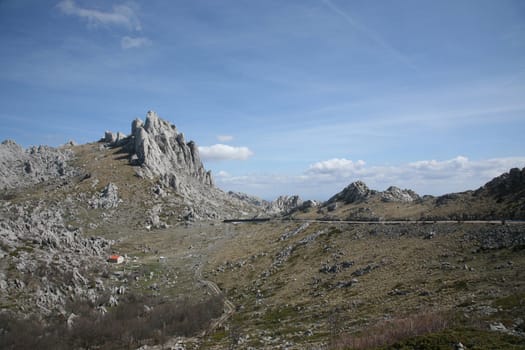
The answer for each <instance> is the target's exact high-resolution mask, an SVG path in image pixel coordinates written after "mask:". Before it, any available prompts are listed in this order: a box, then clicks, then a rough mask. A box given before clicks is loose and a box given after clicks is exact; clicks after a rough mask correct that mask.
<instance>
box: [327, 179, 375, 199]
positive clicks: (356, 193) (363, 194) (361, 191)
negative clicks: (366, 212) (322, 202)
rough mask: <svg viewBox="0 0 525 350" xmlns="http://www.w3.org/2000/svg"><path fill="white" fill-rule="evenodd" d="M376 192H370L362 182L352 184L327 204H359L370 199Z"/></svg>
mask: <svg viewBox="0 0 525 350" xmlns="http://www.w3.org/2000/svg"><path fill="white" fill-rule="evenodd" d="M375 193H376V191H374V190H370V189H369V188H368V186H367V185H366V184H365V183H364V182H363V181H356V182H352V183H351V184H350V185H348V186H347V187H345V189H343V190H342V191H341V192H339V193H337V194H336V195H335V196H333V197H332V198H330V199H329V200H328V202H327V203H333V202H339V201H343V202H345V203H346V204H350V203H355V202H361V201H364V200H366V199H368V198H370V197H371V196H372V195H373V194H375Z"/></svg>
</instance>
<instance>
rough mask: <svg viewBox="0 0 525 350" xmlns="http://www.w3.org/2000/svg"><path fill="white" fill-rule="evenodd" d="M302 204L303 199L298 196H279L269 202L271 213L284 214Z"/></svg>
mask: <svg viewBox="0 0 525 350" xmlns="http://www.w3.org/2000/svg"><path fill="white" fill-rule="evenodd" d="M301 205H303V200H302V199H301V197H299V196H297V195H296V196H279V197H277V199H276V200H274V201H273V202H271V203H270V208H269V211H270V212H271V213H279V214H286V213H289V212H291V211H293V210H295V209H296V208H298V207H300V206H301Z"/></svg>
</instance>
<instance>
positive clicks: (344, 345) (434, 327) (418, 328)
mask: <svg viewBox="0 0 525 350" xmlns="http://www.w3.org/2000/svg"><path fill="white" fill-rule="evenodd" d="M449 324H450V318H449V317H448V316H445V315H444V314H443V313H436V312H429V313H422V314H417V315H412V316H409V317H404V318H395V319H392V320H384V321H380V322H378V323H377V324H375V325H374V326H372V327H368V328H366V329H364V330H362V331H361V332H359V334H358V335H342V336H340V337H338V338H336V339H334V340H333V341H332V346H331V348H332V349H334V350H335V349H354V350H365V349H374V348H377V347H381V346H387V345H392V344H394V343H396V342H398V341H400V340H404V339H408V338H413V337H417V336H420V335H425V334H429V333H434V332H439V331H442V330H444V329H446V328H447V327H448V326H449Z"/></svg>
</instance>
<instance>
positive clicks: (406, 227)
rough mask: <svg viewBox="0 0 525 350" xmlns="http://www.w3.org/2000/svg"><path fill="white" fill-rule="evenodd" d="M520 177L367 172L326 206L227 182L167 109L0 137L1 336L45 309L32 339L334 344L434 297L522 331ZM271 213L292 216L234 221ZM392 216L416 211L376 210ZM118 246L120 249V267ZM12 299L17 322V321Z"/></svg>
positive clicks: (165, 344)
mask: <svg viewBox="0 0 525 350" xmlns="http://www.w3.org/2000/svg"><path fill="white" fill-rule="evenodd" d="M524 178H525V168H524V169H522V170H520V169H511V170H510V171H509V172H508V173H505V174H503V175H501V176H499V177H497V178H495V179H493V180H491V181H490V182H488V183H487V184H486V185H484V186H482V187H481V188H479V189H477V190H475V191H466V192H461V193H453V194H448V195H445V196H440V197H431V196H424V197H421V196H419V195H418V194H416V193H415V192H414V191H411V190H408V189H400V188H398V187H395V186H391V187H389V188H387V189H386V190H385V191H377V190H373V189H370V188H368V187H367V185H366V184H365V183H363V182H361V181H358V182H354V183H351V184H349V185H348V186H347V187H345V188H344V189H343V190H342V191H341V192H339V193H337V194H335V195H334V196H332V197H331V198H330V199H329V200H328V201H327V202H325V203H316V202H314V201H308V200H307V201H304V200H302V199H301V198H300V197H298V196H281V197H278V198H277V199H276V200H274V201H271V202H270V201H265V200H262V199H260V198H257V197H254V196H250V195H246V194H242V193H235V192H229V193H225V192H223V191H221V190H220V189H218V188H216V187H215V185H214V183H213V178H212V175H211V173H210V172H208V171H206V169H205V168H204V166H203V164H202V162H201V160H200V157H199V152H198V147H197V146H196V144H195V143H194V142H192V141H189V142H187V141H186V140H185V138H184V135H183V134H182V133H181V132H180V131H178V130H177V128H176V127H175V126H174V125H172V124H171V123H169V122H168V121H166V120H163V119H161V118H160V117H159V116H158V115H156V114H155V113H154V112H148V114H147V115H146V119H145V121H144V122H142V121H141V120H138V119H137V120H135V121H133V122H132V123H131V130H130V134H129V135H127V134H124V133H121V132H116V133H114V132H111V131H107V132H106V133H105V135H104V137H103V138H102V139H101V140H100V141H99V142H93V143H88V144H84V145H75V144H73V143H69V144H67V145H64V146H62V147H59V148H52V147H46V146H40V147H30V148H28V149H23V148H22V147H20V146H19V145H17V144H16V143H14V142H13V141H4V142H3V143H2V144H1V145H0V305H1V306H2V308H1V309H2V310H1V311H0V348H4V347H5V348H23V347H17V346H16V345H15V346H11V345H10V346H6V345H5V344H7V343H5V342H3V341H4V340H5V338H6V335H8V336H9V335H11V336H12V338H15V341H16V338H17V335H18V334H19V333H17V332H16V331H14V328H13V324H21V325H24V323H20V322H22V320H33V319H36V320H38V322H36V323H35V324H46V323H47V325H48V326H49V327H48V328H44V331H43V332H40V333H39V334H41V335H39V336H36V335H34V336H33V337H34V338H35V341H36V342H37V343H38V342H39V341H40V340H41V339H43V337H45V335H46V334H48V333H49V334H50V333H52V332H51V331H50V330H51V329H56V330H57V331H56V333H58V336H59V337H60V336H61V335H62V334H59V333H61V332H64V334H67V335H68V338H69V339H73V340H74V341H72V343H71V344H73V345H71V346H69V347H67V346H66V347H63V348H78V349H81V348H106V347H107V348H130V347H133V348H143V349H145V348H148V349H160V348H169V347H171V348H182V349H184V348H185V347H186V346H187V347H186V348H187V349H190V348H191V349H197V348H216V349H226V348H238V349H253V348H268V349H270V348H287V349H304V348H326V347H327V346H329V344H336V343H337V342H338V341H341V340H344V339H349V338H348V336H347V335H346V334H345V333H346V332H350V333H351V334H354V335H356V334H357V335H358V336H359V337H361V335H363V334H365V335H366V334H369V333H370V332H371V333H372V334H373V333H374V332H376V333H379V334H382V333H384V329H385V327H389V326H388V325H387V326H384V325H385V323H384V322H385V321H388V322H391V321H392V322H398V324H399V325H401V326H402V327H403V328H405V325H406V324H407V323H406V322H407V320H408V321H410V324H420V323H421V322H427V323H428V322H430V319H432V320H434V319H438V320H439V319H440V316H439V315H437V314H436V315H432V317H430V318H429V317H428V315H427V311H426V310H428V308H429V307H430V308H432V310H434V309H436V310H438V311H443V312H445V313H444V314H446V315H448V314H449V313H451V312H452V313H454V314H453V316H452V317H454V320H464V321H461V322H467V321H468V322H470V321H469V320H472V324H474V325H477V324H481V323H480V322H485V324H484V327H485V328H486V329H488V327H489V325H488V324H486V323H487V322H491V323H494V325H492V324H490V327H492V328H495V329H497V330H498V331H501V330H506V331H507V332H512V333H509V334H513V335H515V336H518V337H523V334H522V333H523V329H525V328H523V319H522V315H523V305H522V304H523V303H520V300H522V299H523V295H525V294H524V287H523V282H522V281H523V280H524V279H523V273H522V271H525V270H524V269H523V266H525V260H524V255H523V252H522V251H523V247H524V242H525V235H524V233H523V232H524V225H523V223H522V222H509V221H506V222H505V220H506V219H523V218H525V211H524V208H525V199H524V198H525V183H524ZM261 216H264V217H268V216H272V217H274V218H277V219H279V218H281V217H284V218H286V219H289V220H269V221H264V220H260V222H257V223H254V222H249V223H236V224H229V223H224V222H222V221H221V219H226V218H254V217H261ZM293 219H323V220H317V221H315V220H314V221H306V222H303V221H294V220H293ZM467 219H498V220H500V221H501V222H498V224H497V225H494V223H489V224H487V223H476V222H474V223H468V224H467V223H465V222H464V221H463V220H467ZM341 220H362V221H370V222H366V223H362V222H360V223H352V224H349V223H347V222H337V221H341ZM388 220H403V221H407V222H403V223H399V222H396V223H391V224H388V223H385V222H380V224H379V225H378V224H377V223H376V222H378V221H388ZM410 220H414V221H416V220H432V222H426V223H425V224H421V223H420V222H412V221H410ZM434 220H436V221H437V220H457V221H453V222H433V221H434ZM110 254H111V255H112V254H119V255H121V256H123V257H124V263H122V264H120V265H112V264H110V263H109V262H108V261H107V260H108V259H107V258H108V256H109V255H110ZM400 271H401V273H400ZM210 295H212V296H215V297H216V303H217V305H218V307H217V310H216V311H217V312H216V313H215V314H214V316H213V318H216V319H215V320H213V322H210V323H205V322H204V323H203V322H202V321H201V323H202V324H199V325H198V326H200V327H197V329H200V331H199V332H193V333H191V332H190V333H184V332H182V333H177V332H176V331H171V332H170V333H164V330H165V328H166V322H165V320H166V319H175V318H177V317H172V314H168V313H167V312H168V310H172V311H173V310H175V309H172V308H169V307H167V305H176V303H177V300H179V299H181V298H186V297H187V298H188V299H192V301H197V302H200V303H203V304H202V305H204V306H205V310H207V309H209V307H208V306H206V305H208V304H206V298H208V297H209V296H210ZM184 300H186V299H184ZM183 304H185V305H186V307H188V306H191V305H190V304H189V303H188V302H184V303H183ZM86 310H87V311H86ZM189 310H190V312H189V313H188V314H187V315H190V316H191V315H196V314H199V312H195V309H193V308H191V307H190V308H189ZM414 310H420V311H418V313H419V312H422V314H421V315H423V316H424V317H426V318H424V319H421V318H420V316H419V315H418V314H415V315H414V314H413V313H414ZM221 312H222V314H221ZM8 313H9V314H15V315H16V316H18V318H7V320H8V322H6V321H5V320H6V318H5V317H4V316H5V315H6V314H8ZM203 313H204V314H206V312H203ZM108 315H109V316H111V317H108ZM178 315H182V314H180V313H179V314H178ZM219 315H220V316H219ZM465 315H467V316H468V317H466V316H465ZM28 316H31V317H28ZM190 316H188V318H184V317H179V319H183V320H186V319H187V320H190V319H191V317H190ZM112 317H114V318H112ZM121 317H124V318H127V321H126V322H127V323H125V325H123V326H122V328H114V329H113V333H111V334H110V335H108V333H107V332H106V331H107V330H106V329H104V326H100V325H111V327H117V326H116V325H114V324H116V323H118V322H113V321H112V320H119V322H121V321H122V320H121ZM162 317H165V318H164V319H163V318H162ZM210 317H212V316H210V315H208V318H210ZM407 317H409V318H408V319H407ZM12 320H16V322H11V321H12ZM396 320H397V321H396ZM425 320H426V321H425ZM88 321H89V322H88ZM102 321H104V322H102ZM86 322H87V323H86ZM382 322H383V323H382ZM468 322H467V323H466V324H465V327H463V326H461V330H463V329H467V328H469V327H470V326H471V324H470V323H468ZM496 322H498V323H496ZM499 322H504V323H505V324H502V323H499ZM186 323H187V322H186ZM439 323H440V326H439V327H445V328H446V327H448V326H447V325H446V322H439ZM451 323H453V324H454V325H455V324H456V322H455V321H454V322H451ZM29 324H30V323H29ZM95 325H96V326H95ZM374 325H377V330H376V331H374V329H376V328H374V327H375V326H374ZM443 325H445V326H443ZM55 326H56V327H55ZM139 326H140V327H139ZM134 327H137V328H134ZM145 327H147V328H148V332H144V333H141V330H142V331H144V330H145ZM20 328H22V329H23V330H24V331H25V328H24V327H23V326H20V327H19V329H20ZM108 328H109V327H108ZM470 328H472V327H470ZM470 328H469V329H470ZM27 329H28V330H31V332H29V331H28V332H27V333H28V334H30V333H31V334H36V333H33V328H31V329H30V328H27ZM439 329H441V328H439ZM439 329H438V330H439ZM81 331H83V332H81ZM201 331H202V332H201ZM403 331H404V329H403ZM178 332H180V330H179V331H178ZM485 332H489V331H488V330H485V331H483V332H482V333H481V334H483V335H484V336H486V337H487V339H492V337H493V333H489V334H488V335H486V333H485ZM490 332H492V331H490ZM115 334H117V335H115ZM141 334H142V336H141ZM175 334H184V335H185V337H180V338H175V337H174V335H175ZM403 334H405V335H404V336H405V337H407V335H406V333H403ZM410 334H412V333H410ZM451 334H453V338H454V339H452V340H453V341H454V342H456V341H459V339H456V338H457V337H456V333H448V337H449V338H450V337H452V335H451ZM458 334H460V336H461V340H463V338H465V339H467V340H468V339H470V337H467V336H464V335H461V333H458ZM80 335H82V337H80ZM339 335H341V338H338V336H339ZM119 336H120V338H119V339H118V340H119V341H120V342H121V343H119V344H120V345H118V346H115V344H116V343H115V339H113V338H112V337H119ZM445 336H447V335H446V334H445ZM28 337H29V336H28ZM104 337H105V338H104ZM125 337H126V338H125ZM141 337H142V338H141ZM79 339H81V342H80V343H79V342H78V341H79ZM359 339H361V338H359ZM519 339H522V338H519ZM124 342H125V344H124ZM479 342H482V341H479ZM117 343H118V342H117ZM500 343H501V344H503V345H502V346H501V347H500V348H509V347H508V346H506V345H508V344H509V343H512V344H516V341H515V340H514V338H513V339H511V341H510V340H509V343H507V342H500ZM181 344H186V345H181ZM345 344H346V345H348V344H350V345H348V346H346V345H345ZM352 344H356V343H343V345H342V346H341V347H340V348H348V347H352V346H353V345H352ZM451 344H454V343H453V342H451V340H450V339H448V340H447V341H446V346H448V347H449V346H451ZM472 344H473V345H472V346H470V343H469V347H472V348H475V347H476V344H474V343H472ZM40 345H41V344H40ZM40 345H39V346H36V345H35V346H32V347H28V348H45V347H41V346H40ZM47 348H55V347H54V344H53V345H51V346H50V347H47ZM336 348H337V347H336Z"/></svg>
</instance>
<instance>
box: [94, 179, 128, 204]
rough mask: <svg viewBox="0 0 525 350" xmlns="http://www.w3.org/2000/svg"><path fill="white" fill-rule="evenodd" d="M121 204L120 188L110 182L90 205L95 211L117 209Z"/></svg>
mask: <svg viewBox="0 0 525 350" xmlns="http://www.w3.org/2000/svg"><path fill="white" fill-rule="evenodd" d="M120 202H121V199H119V196H118V187H117V185H115V184H114V183H111V182H110V183H109V184H108V185H107V186H106V187H104V189H103V190H102V191H101V192H100V193H99V194H97V195H95V196H93V198H91V199H90V201H89V205H90V207H91V208H93V209H97V208H102V209H111V208H117V207H118V205H119V203H120Z"/></svg>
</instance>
